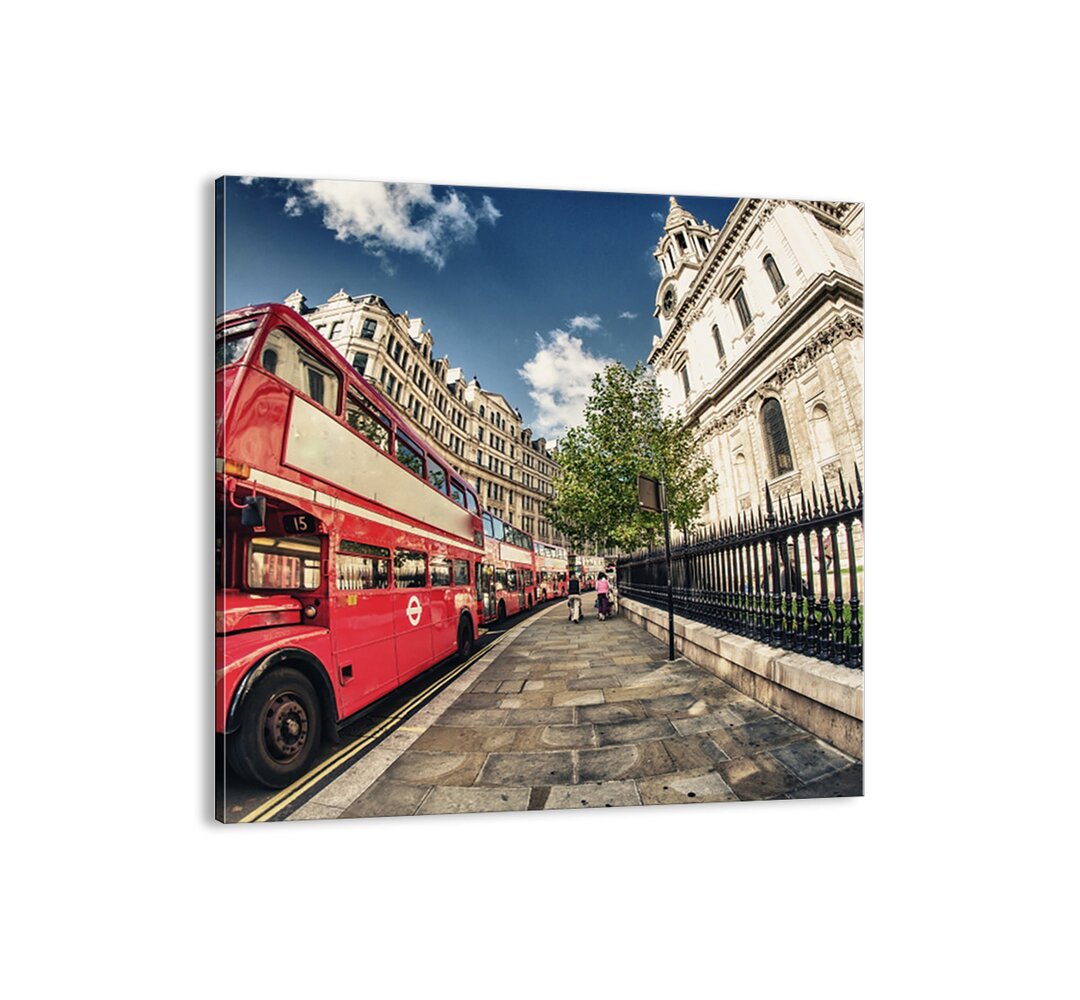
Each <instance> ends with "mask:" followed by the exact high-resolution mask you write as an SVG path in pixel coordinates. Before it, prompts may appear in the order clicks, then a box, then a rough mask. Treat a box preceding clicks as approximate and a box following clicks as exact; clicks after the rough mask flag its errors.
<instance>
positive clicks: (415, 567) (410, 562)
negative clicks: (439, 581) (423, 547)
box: [394, 549, 427, 590]
mask: <svg viewBox="0 0 1080 1000" xmlns="http://www.w3.org/2000/svg"><path fill="white" fill-rule="evenodd" d="M394 586H395V587H396V588H397V589H398V590H408V589H411V588H414V587H426V586H427V554H426V553H424V552H410V551H409V550H408V549H398V550H397V552H395V553H394Z"/></svg>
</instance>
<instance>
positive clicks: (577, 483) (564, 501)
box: [547, 362, 715, 550]
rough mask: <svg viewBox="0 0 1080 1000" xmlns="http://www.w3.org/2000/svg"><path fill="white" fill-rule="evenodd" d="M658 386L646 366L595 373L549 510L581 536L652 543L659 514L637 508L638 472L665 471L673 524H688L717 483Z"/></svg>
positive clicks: (567, 441)
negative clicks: (664, 403)
mask: <svg viewBox="0 0 1080 1000" xmlns="http://www.w3.org/2000/svg"><path fill="white" fill-rule="evenodd" d="M661 392H662V390H661V389H660V386H658V385H657V384H656V382H655V380H654V379H653V378H651V377H650V376H649V375H648V374H647V372H646V370H645V366H644V365H643V364H642V363H641V362H638V363H637V364H636V365H635V366H634V368H633V369H632V370H631V369H628V368H626V367H625V366H624V365H621V364H614V365H609V366H608V367H607V368H605V369H604V371H603V372H602V373H600V374H598V375H595V376H593V381H592V395H591V396H590V397H589V401H588V402H587V403H586V405H585V424H584V426H581V427H574V428H571V429H570V430H569V431H567V434H566V437H565V438H564V439H563V440H562V442H561V443H560V445H559V450H558V461H559V473H558V475H557V476H556V478H555V482H554V487H555V492H554V497H553V499H552V500H551V501H550V502H549V503H548V506H547V513H548V517H549V518H550V520H551V522H552V524H553V525H554V526H555V528H556V529H557V530H559V531H561V532H563V533H564V534H566V535H568V536H569V537H570V539H571V540H572V541H574V542H576V543H581V542H585V541H594V542H596V543H597V544H598V545H600V546H601V547H602V548H604V549H609V548H611V547H613V546H617V547H618V548H621V549H624V550H626V549H634V548H638V547H640V546H644V545H654V544H656V543H658V542H659V540H660V539H662V537H663V521H662V519H661V516H660V515H659V514H654V513H651V512H649V511H643V510H641V509H640V508H639V507H638V491H637V481H638V476H639V475H642V476H648V477H650V478H652V479H660V478H663V479H664V480H665V481H666V484H667V498H668V511H669V517H670V518H671V521H672V523H673V524H674V525H675V526H677V527H678V528H680V529H682V530H683V531H686V530H687V529H688V528H689V527H690V526H691V525H692V524H693V523H694V521H695V519H696V518H697V516H698V514H699V513H700V512H701V510H702V509H703V508H704V506H705V504H706V502H707V501H708V497H709V494H710V493H711V492H712V491H713V489H714V488H715V486H714V484H715V474H714V473H713V471H712V466H711V463H710V462H709V461H708V459H706V458H705V456H704V454H703V453H702V451H701V449H700V447H699V442H698V441H697V440H696V438H695V436H694V434H693V433H692V432H691V431H689V430H686V429H684V428H683V427H682V424H681V422H680V420H679V419H678V417H674V416H664V413H663V410H662V408H661V405H660V404H661Z"/></svg>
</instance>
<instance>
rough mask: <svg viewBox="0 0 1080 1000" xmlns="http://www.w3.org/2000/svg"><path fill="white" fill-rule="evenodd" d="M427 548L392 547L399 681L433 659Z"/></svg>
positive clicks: (428, 664) (395, 644) (424, 667)
mask: <svg viewBox="0 0 1080 1000" xmlns="http://www.w3.org/2000/svg"><path fill="white" fill-rule="evenodd" d="M427 562H428V557H427V553H426V552H422V551H420V550H419V549H396V550H395V551H394V581H393V616H394V648H395V649H396V651H397V670H398V681H399V683H400V682H403V681H405V680H407V679H408V678H410V677H413V676H415V675H416V674H418V673H420V671H421V670H425V669H427V668H428V667H430V666H431V664H432V663H434V662H435V659H434V656H433V655H432V644H431V590H430V588H429V587H428V579H427V570H428V566H427Z"/></svg>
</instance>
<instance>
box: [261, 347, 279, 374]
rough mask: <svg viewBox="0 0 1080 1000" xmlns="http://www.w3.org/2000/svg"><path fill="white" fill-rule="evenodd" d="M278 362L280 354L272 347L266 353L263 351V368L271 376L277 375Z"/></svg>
mask: <svg viewBox="0 0 1080 1000" xmlns="http://www.w3.org/2000/svg"><path fill="white" fill-rule="evenodd" d="M277 361H278V353H277V351H275V350H274V349H273V348H272V347H268V348H266V350H265V351H263V356H262V364H263V368H265V369H266V370H267V371H268V372H269V373H270V374H271V375H275V374H276V373H277Z"/></svg>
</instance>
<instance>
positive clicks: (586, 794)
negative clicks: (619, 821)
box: [543, 781, 641, 809]
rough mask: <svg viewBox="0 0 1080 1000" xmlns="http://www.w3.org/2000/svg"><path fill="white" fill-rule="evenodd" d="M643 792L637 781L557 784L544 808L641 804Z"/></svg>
mask: <svg viewBox="0 0 1080 1000" xmlns="http://www.w3.org/2000/svg"><path fill="white" fill-rule="evenodd" d="M639 805H641V794H640V793H639V792H638V787H637V782H635V781H597V782H590V783H588V784H583V785H555V786H552V787H551V788H550V789H549V791H548V796H547V799H546V801H545V802H544V806H543V808H544V809H595V808H597V807H604V806H608V807H610V806H639Z"/></svg>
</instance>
